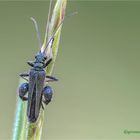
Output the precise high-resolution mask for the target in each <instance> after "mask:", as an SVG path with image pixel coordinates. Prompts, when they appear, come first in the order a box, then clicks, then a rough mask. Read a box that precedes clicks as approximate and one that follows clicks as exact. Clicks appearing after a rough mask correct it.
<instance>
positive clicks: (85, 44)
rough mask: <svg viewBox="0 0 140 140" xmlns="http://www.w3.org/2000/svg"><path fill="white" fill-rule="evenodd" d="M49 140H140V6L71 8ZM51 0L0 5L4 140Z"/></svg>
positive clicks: (0, 126)
mask: <svg viewBox="0 0 140 140" xmlns="http://www.w3.org/2000/svg"><path fill="white" fill-rule="evenodd" d="M73 11H78V14H77V15H75V16H73V17H71V18H70V19H68V20H67V21H66V22H65V23H64V25H63V29H62V34H61V35H62V36H61V41H60V47H59V53H58V57H57V61H56V64H55V68H54V72H53V75H56V76H57V77H58V78H59V82H57V83H53V84H52V86H53V88H54V91H55V95H54V98H53V101H52V102H51V103H50V104H49V105H48V106H47V108H46V109H45V112H46V117H45V123H44V129H43V137H42V140H45V139H48V140H129V139H130V140H139V139H140V133H139V134H130V135H128V134H124V130H137V131H138V130H140V2H138V1H137V2H130V1H129V2H127V1H125V2H121V1H120V2H115V1H108V2H105V1H98V2H97V1H68V4H67V14H68V13H71V12H73ZM47 14H48V1H40V2H39V1H15V2H14V1H11V2H10V1H9V2H2V1H0V92H1V93H0V140H10V139H11V138H12V129H13V122H14V115H15V109H16V95H17V88H18V83H19V76H18V75H19V73H21V72H25V71H28V70H29V68H30V67H29V66H28V65H27V64H26V61H28V60H33V59H34V54H36V52H37V51H38V42H37V38H36V33H35V30H34V26H33V23H32V22H31V21H30V17H31V16H33V17H35V18H36V20H37V21H38V24H39V27H40V31H41V39H42V41H43V39H44V32H45V25H46V19H47Z"/></svg>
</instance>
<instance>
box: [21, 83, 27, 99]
mask: <svg viewBox="0 0 140 140" xmlns="http://www.w3.org/2000/svg"><path fill="white" fill-rule="evenodd" d="M28 89H29V84H28V83H23V84H21V85H20V87H19V97H20V98H21V99H22V100H23V101H26V100H28V98H27V97H25V95H26V94H27V92H28Z"/></svg>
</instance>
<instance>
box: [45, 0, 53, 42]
mask: <svg viewBox="0 0 140 140" xmlns="http://www.w3.org/2000/svg"><path fill="white" fill-rule="evenodd" d="M52 1H53V0H50V5H49V12H48V19H47V26H46V36H48V33H49V24H50V16H51V9H52ZM47 40H48V37H47Z"/></svg>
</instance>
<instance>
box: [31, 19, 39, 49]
mask: <svg viewBox="0 0 140 140" xmlns="http://www.w3.org/2000/svg"><path fill="white" fill-rule="evenodd" d="M30 19H31V20H32V21H33V23H34V25H35V29H36V32H37V38H38V46H39V48H41V40H40V32H39V29H38V25H37V22H36V20H35V19H34V18H33V17H31V18H30Z"/></svg>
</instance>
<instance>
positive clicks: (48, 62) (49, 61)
mask: <svg viewBox="0 0 140 140" xmlns="http://www.w3.org/2000/svg"><path fill="white" fill-rule="evenodd" d="M51 61H52V58H50V59H49V60H48V61H47V62H46V63H45V64H44V66H43V68H46V67H47V66H48V65H49V64H50V63H51Z"/></svg>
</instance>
